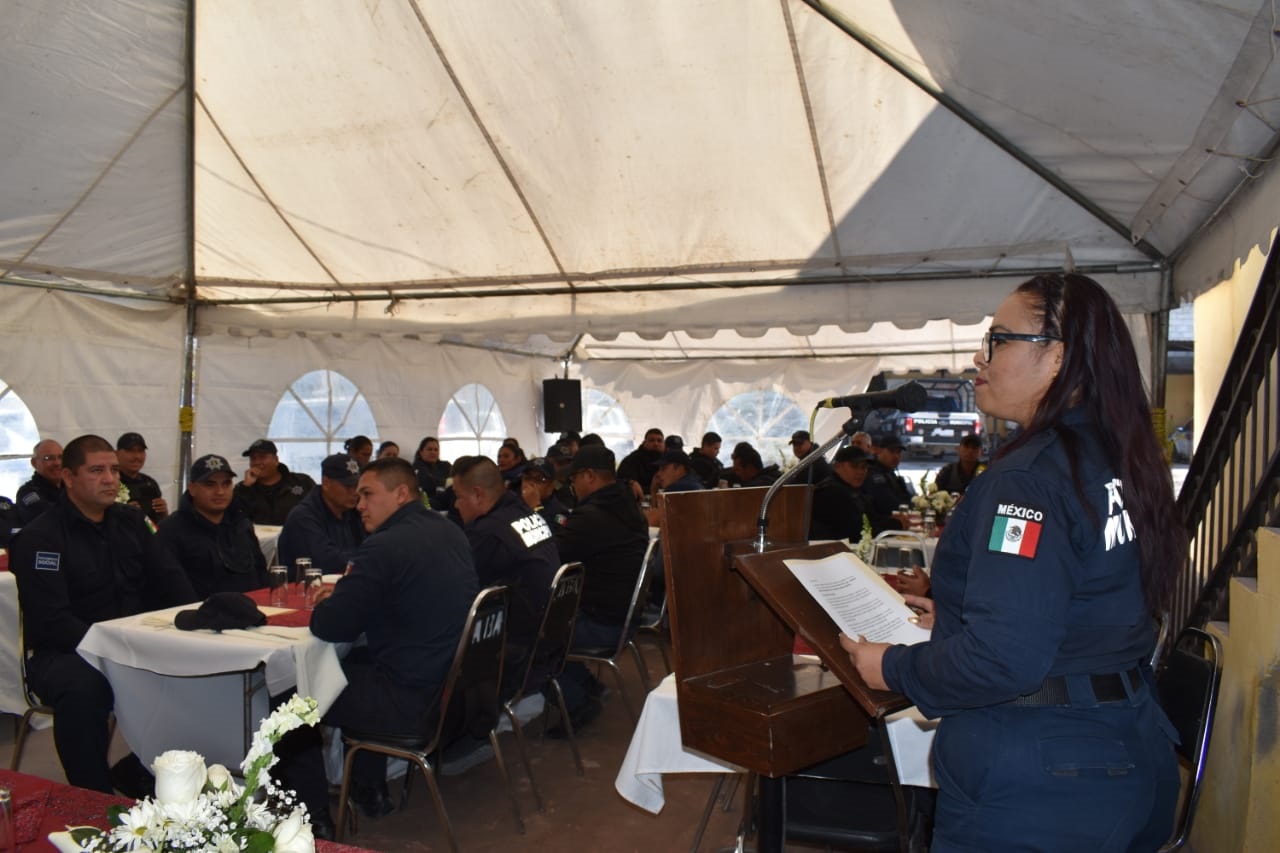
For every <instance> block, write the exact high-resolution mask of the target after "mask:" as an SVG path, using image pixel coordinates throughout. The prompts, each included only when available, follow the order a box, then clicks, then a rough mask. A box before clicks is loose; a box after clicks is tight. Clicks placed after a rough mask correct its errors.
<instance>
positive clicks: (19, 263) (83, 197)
mask: <svg viewBox="0 0 1280 853" xmlns="http://www.w3.org/2000/svg"><path fill="white" fill-rule="evenodd" d="M185 88H186V84H185V82H184V84H183V85H181V86H179V87H178V88H176V89H174V90H173V91H171V92H170V93H169V94H168V95H167V96H166V97H165V98H164V100H162V101H161V102H160V103H159V104H157V105H156V108H155V109H153V110H152V111H151V112H149V113H147V117H146V118H145V119H143V120H142V121H141V122H140V123H139V124H138V126H137V127H136V128H134V130H133V133H131V134H130V135H129V138H128V139H127V140H125V143H124V145H122V146H120V149H119V150H118V151H116V153H115V154H114V155H113V156H112V157H111V159H110V160H108V161H107V164H106V165H105V166H104V167H103V168H102V170H101V171H99V172H98V175H97V177H95V178H94V179H93V180H92V181H90V183H89V186H87V187H85V190H84V192H82V193H81V194H80V196H79V198H77V199H76V200H75V202H74V203H73V204H72V205H71V206H69V207H68V208H67V209H66V210H65V211H63V214H62V215H61V216H59V217H58V218H57V220H56V221H55V222H54V223H53V224H52V225H50V226H49V227H48V228H46V229H45V232H44V233H43V234H41V235H40V238H39V239H38V240H36V241H35V242H34V243H32V244H31V245H30V246H28V247H27V249H26V251H24V252H23V253H22V255H21V256H19V257H18V259H17V260H16V261H15V262H13V263H6V264H5V267H6V268H5V269H4V270H0V277H2V276H6V275H8V274H9V273H10V272H12V271H13V270H15V269H21V268H22V267H23V264H24V262H25V261H26V260H27V258H29V257H31V254H32V252H35V251H36V250H37V249H39V248H40V247H41V246H42V245H44V242H45V241H46V240H48V239H49V238H50V237H52V236H53V234H54V232H55V231H57V230H58V229H59V228H61V227H62V224H63V223H64V222H66V221H67V220H68V219H70V218H71V216H72V214H74V213H75V212H76V211H77V210H79V209H80V206H81V205H83V204H84V203H85V202H86V201H87V200H88V199H89V196H91V195H93V191H94V190H96V189H97V188H98V185H99V184H101V183H102V182H103V181H104V180H106V177H107V175H109V174H110V173H111V170H112V169H114V168H115V166H116V163H119V162H120V158H121V157H123V156H124V155H125V152H126V151H128V150H129V149H130V148H132V147H133V143H135V142H137V141H138V137H140V136H141V135H142V132H143V131H144V130H146V129H147V128H148V127H149V126H150V125H151V122H152V121H154V120H155V117H156V116H158V115H160V113H162V112H164V110H165V108H166V107H167V106H169V104H170V103H172V102H173V99H174V98H176V97H177V96H178V94H179V93H180V92H182V90H183V89H185Z"/></svg>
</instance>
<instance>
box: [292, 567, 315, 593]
mask: <svg viewBox="0 0 1280 853" xmlns="http://www.w3.org/2000/svg"><path fill="white" fill-rule="evenodd" d="M293 567H294V573H293V579H294V581H295V582H296V583H297V584H298V597H299V598H302V597H304V596H305V595H306V594H307V584H306V574H307V570H308V569H310V568H311V558H310V557H299V558H298V559H296V560H294V561H293Z"/></svg>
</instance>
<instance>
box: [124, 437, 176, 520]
mask: <svg viewBox="0 0 1280 853" xmlns="http://www.w3.org/2000/svg"><path fill="white" fill-rule="evenodd" d="M116 458H117V459H119V460H120V484H121V485H123V486H124V487H125V488H126V489H128V490H129V501H128V503H129V505H130V506H135V507H137V508H138V509H140V510H142V514H143V515H145V516H146V517H147V518H149V519H151V521H152V523H153V524H159V523H160V522H161V521H164V519H165V518H167V517H168V515H169V505H168V504H167V503H166V502H165V499H164V495H163V494H162V493H161V492H160V484H159V483H157V482H156V481H155V480H153V479H152V478H151V477H150V476H149V475H147V474H144V473H142V466H143V465H145V464H147V441H146V439H144V438H143V437H142V436H141V435H139V434H138V433H136V432H126V433H125V434H124V435H122V436H120V437H119V438H118V439H116Z"/></svg>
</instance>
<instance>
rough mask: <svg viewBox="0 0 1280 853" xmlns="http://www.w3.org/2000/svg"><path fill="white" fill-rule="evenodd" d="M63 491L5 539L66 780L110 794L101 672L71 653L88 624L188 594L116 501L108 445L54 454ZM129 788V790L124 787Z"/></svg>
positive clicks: (35, 677) (133, 516)
mask: <svg viewBox="0 0 1280 853" xmlns="http://www.w3.org/2000/svg"><path fill="white" fill-rule="evenodd" d="M61 474H62V483H63V486H64V490H65V491H64V494H63V496H62V498H61V499H60V500H59V502H58V503H57V504H56V505H55V506H54V507H53V508H52V509H50V510H48V511H47V512H45V513H43V514H42V515H41V516H40V517H39V518H37V519H36V520H35V521H32V522H31V523H30V524H28V525H27V526H26V527H24V528H23V529H22V532H21V533H19V534H18V535H17V536H16V537H15V538H14V541H13V549H12V553H11V559H10V563H9V565H10V567H11V568H12V569H13V573H14V575H15V576H16V579H17V581H18V594H19V599H20V601H21V603H22V615H23V634H24V637H25V640H26V647H27V650H28V651H29V652H30V653H31V658H30V660H29V661H28V662H27V677H28V680H29V681H30V684H31V687H32V689H33V690H34V691H35V692H36V694H37V695H39V696H40V699H41V701H43V702H44V703H45V704H47V705H51V706H52V707H53V720H54V725H53V742H54V745H55V746H56V747H57V750H58V758H59V760H60V761H61V762H62V769H63V770H64V771H65V772H66V774H67V781H68V782H70V783H71V784H72V785H75V786H77V787H81V788H91V789H93V790H95V791H106V792H110V791H111V790H112V788H113V785H112V776H111V771H110V769H109V768H108V766H107V747H108V745H109V740H110V738H109V736H108V732H107V716H108V714H109V713H110V712H111V709H112V707H113V705H114V702H115V697H114V696H113V694H112V692H111V685H110V684H109V683H108V682H107V679H106V677H105V676H103V675H102V673H100V672H99V671H98V670H96V669H94V668H93V667H92V666H90V665H89V664H88V663H87V662H86V661H85V660H84V658H82V657H80V656H79V655H78V654H76V646H77V645H78V644H79V643H80V639H81V638H82V637H83V636H84V635H85V632H87V631H88V630H89V626H90V624H92V623H94V622H101V621H104V620H107V619H116V618H119V617H121V616H129V615H131V614H134V613H142V612H144V611H147V610H154V609H158V608H161V607H170V606H172V605H176V604H185V603H188V602H191V601H194V600H195V598H196V595H195V592H194V591H193V590H192V588H191V584H190V583H189V582H188V580H187V576H186V574H185V573H184V572H183V571H182V567H181V566H179V565H178V564H177V563H176V562H175V561H174V560H173V559H172V557H170V556H168V555H167V554H166V553H165V551H164V549H163V548H161V547H160V543H159V542H157V541H156V538H155V536H153V535H152V533H151V531H150V530H149V529H148V528H147V525H146V522H144V521H143V518H142V515H141V514H140V513H139V512H137V511H136V510H134V509H132V508H130V507H127V506H124V505H123V504H118V503H116V497H117V495H118V494H119V490H120V473H119V463H118V462H117V460H116V453H115V448H114V447H112V446H111V444H110V442H108V441H107V440H106V439H104V438H102V437H100V436H96V435H82V436H80V437H79V438H77V439H74V440H73V441H71V443H69V444H68V445H67V447H66V450H64V451H63V452H62V472H61ZM127 793H129V792H127Z"/></svg>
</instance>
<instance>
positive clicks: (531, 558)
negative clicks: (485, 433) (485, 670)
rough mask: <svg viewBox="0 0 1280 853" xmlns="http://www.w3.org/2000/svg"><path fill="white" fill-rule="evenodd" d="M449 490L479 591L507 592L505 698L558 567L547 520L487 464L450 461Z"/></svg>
mask: <svg viewBox="0 0 1280 853" xmlns="http://www.w3.org/2000/svg"><path fill="white" fill-rule="evenodd" d="M525 473H528V469H526V472H525ZM453 489H454V492H455V494H456V498H455V500H454V504H453V507H454V510H455V511H456V512H457V514H458V517H459V519H460V520H461V521H462V531H463V532H464V533H466V534H467V542H468V544H470V545H471V557H472V559H473V560H474V561H475V565H476V576H477V577H478V578H479V579H480V586H481V587H490V586H497V585H502V586H506V587H507V589H508V591H509V592H508V599H507V600H508V606H507V613H508V614H509V616H510V621H509V622H508V623H507V656H506V659H505V662H504V664H503V682H504V690H503V693H504V698H505V696H510V695H512V694H514V692H515V691H516V689H518V688H519V687H520V686H521V680H522V679H523V678H524V674H525V673H524V670H525V668H524V666H523V665H522V664H524V663H525V662H526V661H527V659H528V652H529V651H530V649H532V648H533V644H534V641H535V640H536V639H537V637H538V629H539V628H540V627H541V625H542V614H543V611H545V610H546V609H547V599H548V596H549V595H550V593H551V582H552V581H553V580H555V576H556V571H557V570H558V569H559V568H560V552H559V551H558V550H557V549H556V544H555V540H553V539H552V534H551V526H550V525H548V524H547V521H546V519H544V518H543V517H542V516H541V515H540V514H539V513H537V512H535V511H533V510H531V509H530V508H529V507H528V506H527V505H526V504H525V502H524V500H523V499H522V498H521V497H520V496H519V495H517V494H516V493H515V492H513V491H511V490H509V489H507V488H506V487H505V485H504V483H503V479H502V473H501V472H500V471H499V470H498V466H497V465H495V464H494V462H493V460H492V459H489V458H488V457H485V456H463V457H462V458H461V459H456V460H454V463H453ZM535 675H537V674H536V673H535Z"/></svg>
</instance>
